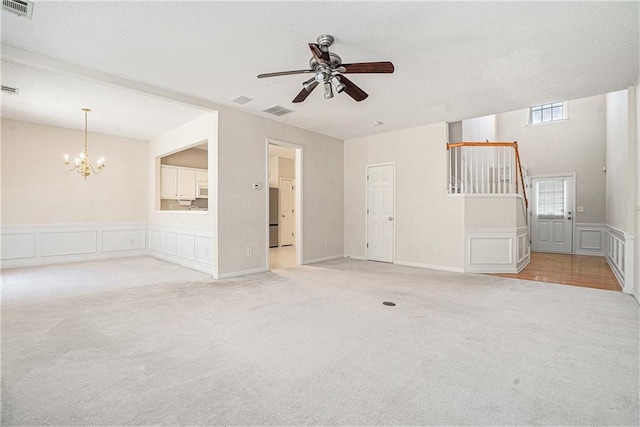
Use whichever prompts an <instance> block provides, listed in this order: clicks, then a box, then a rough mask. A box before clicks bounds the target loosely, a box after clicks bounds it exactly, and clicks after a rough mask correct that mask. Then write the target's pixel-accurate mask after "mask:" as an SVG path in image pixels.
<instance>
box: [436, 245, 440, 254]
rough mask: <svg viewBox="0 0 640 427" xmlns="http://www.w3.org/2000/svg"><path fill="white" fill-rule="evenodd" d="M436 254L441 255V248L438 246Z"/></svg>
mask: <svg viewBox="0 0 640 427" xmlns="http://www.w3.org/2000/svg"><path fill="white" fill-rule="evenodd" d="M436 253H437V254H439V253H440V246H436Z"/></svg>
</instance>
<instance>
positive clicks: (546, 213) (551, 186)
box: [536, 179, 565, 219]
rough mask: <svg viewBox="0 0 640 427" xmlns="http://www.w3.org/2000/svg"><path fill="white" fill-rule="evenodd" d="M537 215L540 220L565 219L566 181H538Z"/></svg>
mask: <svg viewBox="0 0 640 427" xmlns="http://www.w3.org/2000/svg"><path fill="white" fill-rule="evenodd" d="M536 200H537V203H536V208H537V209H536V214H537V216H538V219H560V218H564V211H565V188H564V179H550V180H545V181H538V184H537V186H536Z"/></svg>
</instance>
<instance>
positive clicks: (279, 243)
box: [266, 140, 302, 270]
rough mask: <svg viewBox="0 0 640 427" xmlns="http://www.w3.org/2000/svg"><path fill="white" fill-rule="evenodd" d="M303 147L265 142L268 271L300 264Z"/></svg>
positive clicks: (277, 142)
mask: <svg viewBox="0 0 640 427" xmlns="http://www.w3.org/2000/svg"><path fill="white" fill-rule="evenodd" d="M301 157H302V147H300V146H296V145H293V144H287V143H283V142H279V141H273V140H267V181H268V183H269V187H268V197H267V212H268V223H267V236H268V239H267V241H268V246H269V249H268V251H267V260H266V262H267V265H268V266H269V269H270V270H279V269H284V268H291V267H295V266H297V265H300V264H301V260H302V248H301V244H300V242H301V237H302V236H301V235H302V227H301V225H302V224H301V219H300V218H301V205H302V204H301V194H302V193H301V182H302V176H301V175H302V170H301Z"/></svg>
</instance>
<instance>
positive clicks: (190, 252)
mask: <svg viewBox="0 0 640 427" xmlns="http://www.w3.org/2000/svg"><path fill="white" fill-rule="evenodd" d="M214 243H215V241H214V237H213V231H212V230H207V229H200V228H187V227H174V226H167V225H160V224H150V225H149V255H151V256H153V257H156V258H160V259H163V260H165V261H169V262H173V263H176V264H180V265H183V266H185V267H189V268H193V269H194V270H198V271H202V272H205V273H210V274H213V273H214V268H215V263H214V260H215V256H214Z"/></svg>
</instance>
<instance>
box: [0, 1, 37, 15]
mask: <svg viewBox="0 0 640 427" xmlns="http://www.w3.org/2000/svg"><path fill="white" fill-rule="evenodd" d="M2 8H3V9H4V10H6V11H7V12H11V13H15V14H16V15H19V16H24V17H26V18H27V19H31V15H32V14H33V2H30V1H24V0H2Z"/></svg>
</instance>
